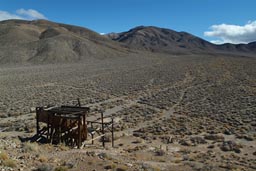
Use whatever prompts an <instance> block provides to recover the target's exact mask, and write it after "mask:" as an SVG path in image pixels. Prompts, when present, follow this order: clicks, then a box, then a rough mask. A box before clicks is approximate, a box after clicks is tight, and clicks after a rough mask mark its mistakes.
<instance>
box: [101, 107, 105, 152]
mask: <svg viewBox="0 0 256 171" xmlns="http://www.w3.org/2000/svg"><path fill="white" fill-rule="evenodd" d="M101 129H102V134H103V136H102V146H103V147H105V135H104V134H105V131H104V122H103V111H101Z"/></svg>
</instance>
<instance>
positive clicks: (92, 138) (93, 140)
mask: <svg viewBox="0 0 256 171" xmlns="http://www.w3.org/2000/svg"><path fill="white" fill-rule="evenodd" d="M91 128H92V132H91V135H92V144H94V133H93V123H92V122H91Z"/></svg>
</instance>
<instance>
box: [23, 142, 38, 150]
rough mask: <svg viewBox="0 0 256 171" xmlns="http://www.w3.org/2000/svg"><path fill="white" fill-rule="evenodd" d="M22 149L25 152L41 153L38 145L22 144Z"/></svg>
mask: <svg viewBox="0 0 256 171" xmlns="http://www.w3.org/2000/svg"><path fill="white" fill-rule="evenodd" d="M22 148H23V150H24V151H25V152H35V153H37V152H39V145H38V144H37V143H30V142H25V143H23V144H22Z"/></svg>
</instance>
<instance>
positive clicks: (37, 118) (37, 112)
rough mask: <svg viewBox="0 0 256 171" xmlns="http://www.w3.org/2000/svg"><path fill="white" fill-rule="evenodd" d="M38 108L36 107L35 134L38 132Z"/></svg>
mask: <svg viewBox="0 0 256 171" xmlns="http://www.w3.org/2000/svg"><path fill="white" fill-rule="evenodd" d="M39 110H40V108H39V107H37V108H36V134H39V129H40V128H39Z"/></svg>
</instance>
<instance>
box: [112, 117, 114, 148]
mask: <svg viewBox="0 0 256 171" xmlns="http://www.w3.org/2000/svg"><path fill="white" fill-rule="evenodd" d="M111 122H112V126H111V134H112V147H114V118H111Z"/></svg>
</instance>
